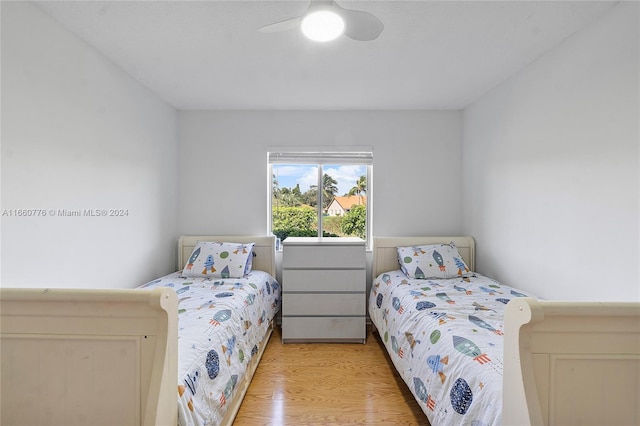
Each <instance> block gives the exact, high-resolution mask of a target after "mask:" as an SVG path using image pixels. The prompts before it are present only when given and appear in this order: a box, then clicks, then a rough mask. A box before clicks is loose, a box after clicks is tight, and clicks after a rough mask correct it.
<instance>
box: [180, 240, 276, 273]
mask: <svg viewBox="0 0 640 426" xmlns="http://www.w3.org/2000/svg"><path fill="white" fill-rule="evenodd" d="M198 241H216V242H229V243H255V245H254V246H253V253H254V254H255V256H254V257H253V265H252V269H256V270H259V271H265V272H268V273H269V274H271V276H272V277H275V276H276V237H275V236H273V235H271V236H263V235H262V236H256V235H183V236H182V237H180V240H178V267H179V268H180V269H182V268H184V265H185V263H186V261H187V259H189V256H191V252H192V251H193V249H194V248H195V246H196V244H197V243H198Z"/></svg>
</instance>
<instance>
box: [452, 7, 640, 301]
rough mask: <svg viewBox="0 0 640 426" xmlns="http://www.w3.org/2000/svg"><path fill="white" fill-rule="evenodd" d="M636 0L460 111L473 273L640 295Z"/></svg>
mask: <svg viewBox="0 0 640 426" xmlns="http://www.w3.org/2000/svg"><path fill="white" fill-rule="evenodd" d="M638 16H639V13H638V3H635V2H622V3H621V4H620V5H618V6H616V7H615V8H614V9H612V11H611V12H610V13H609V14H608V15H606V16H605V17H604V18H603V19H602V20H600V21H598V22H596V23H594V24H593V25H591V26H589V27H587V28H585V29H583V30H582V31H580V32H579V33H576V34H574V35H573V36H572V37H570V38H569V39H567V40H565V41H564V42H563V43H561V44H560V45H558V46H557V47H556V48H554V49H552V50H551V51H549V52H548V53H546V54H545V55H543V56H542V57H540V58H539V59H538V60H536V61H535V62H534V63H533V64H531V65H530V66H528V67H527V68H526V69H524V70H523V71H522V72H520V73H519V74H517V75H516V76H514V77H513V78H511V79H510V80H508V81H507V82H506V83H504V84H502V85H501V86H500V87H498V88H496V89H494V90H492V91H491V92H490V93H488V94H487V95H486V96H484V97H483V98H482V99H480V100H479V101H477V102H476V103H475V104H473V105H472V106H470V107H469V108H467V109H466V110H465V111H464V145H463V152H464V170H465V174H464V176H465V178H464V224H465V232H466V233H468V234H471V235H473V236H474V237H476V239H477V246H478V252H477V253H478V254H477V263H478V269H479V271H480V272H482V273H485V274H487V275H490V276H493V277H495V278H497V279H499V280H501V281H503V282H506V283H509V284H512V285H515V286H518V287H521V288H524V289H526V290H529V291H532V292H535V293H536V294H538V295H539V296H542V297H545V298H555V299H565V300H568V299H576V300H636V301H637V300H640V279H639V250H638V240H639V229H638V219H639V217H640V216H639V214H640V212H639V209H638V199H639V190H640V186H639V173H638V171H639V165H638V164H639V161H638V160H639V152H638V143H639V140H640V132H639V119H638V117H640V113H639V106H638V105H639V97H638V95H639V89H640V88H639V84H638V78H639V67H638V64H639V57H638V52H639V45H638V39H639V33H638Z"/></svg>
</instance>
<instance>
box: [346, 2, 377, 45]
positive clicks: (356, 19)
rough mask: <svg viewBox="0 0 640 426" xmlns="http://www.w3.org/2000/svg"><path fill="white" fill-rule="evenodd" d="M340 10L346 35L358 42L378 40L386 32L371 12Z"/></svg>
mask: <svg viewBox="0 0 640 426" xmlns="http://www.w3.org/2000/svg"><path fill="white" fill-rule="evenodd" d="M335 6H336V7H338V8H340V13H341V15H342V17H343V18H344V21H345V25H344V35H346V36H347V37H349V38H350V39H353V40H357V41H371V40H375V39H376V38H378V36H379V35H380V34H381V33H382V30H384V24H383V23H382V22H381V21H380V20H379V19H378V18H376V17H375V16H373V15H372V14H370V13H369V12H363V11H360V10H352V9H344V8H342V7H340V6H338V5H337V4H335Z"/></svg>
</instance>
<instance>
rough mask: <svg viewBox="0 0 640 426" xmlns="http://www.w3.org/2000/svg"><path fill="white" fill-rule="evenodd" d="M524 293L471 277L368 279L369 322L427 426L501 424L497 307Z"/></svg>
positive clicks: (500, 314)
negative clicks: (421, 411) (428, 422)
mask: <svg viewBox="0 0 640 426" xmlns="http://www.w3.org/2000/svg"><path fill="white" fill-rule="evenodd" d="M525 296H529V295H528V294H525V293H524V292H522V291H520V290H517V289H515V288H512V287H509V286H507V285H504V284H501V283H499V282H497V281H495V280H493V279H490V278H488V277H485V276H482V275H480V274H477V273H476V274H473V275H471V276H469V277H465V278H462V277H459V278H450V279H435V280H434V279H430V280H429V279H427V280H425V279H409V278H407V276H406V275H405V274H404V273H403V272H402V271H401V270H397V271H391V272H387V273H384V274H381V275H379V276H378V277H377V278H376V279H375V280H374V282H373V284H372V288H371V294H370V299H369V314H370V316H371V320H372V322H373V323H374V324H375V326H376V327H377V329H378V332H379V334H380V337H381V340H382V341H383V343H384V345H385V347H386V349H387V351H388V352H389V356H390V358H391V360H392V362H393V364H394V366H395V367H396V369H397V370H398V372H399V374H400V376H401V377H402V379H403V380H404V381H405V383H406V384H407V386H408V387H409V388H410V389H411V392H412V394H413V395H414V397H415V399H416V400H417V401H418V403H419V404H420V407H421V408H422V410H423V411H424V413H425V414H426V415H427V417H428V419H429V421H430V423H431V424H432V425H433V426H440V425H456V426H458V425H473V426H488V425H501V424H502V414H501V411H502V375H503V374H502V371H503V341H504V338H503V331H504V323H503V318H504V308H505V305H506V304H507V303H508V302H509V300H510V299H512V298H514V297H525Z"/></svg>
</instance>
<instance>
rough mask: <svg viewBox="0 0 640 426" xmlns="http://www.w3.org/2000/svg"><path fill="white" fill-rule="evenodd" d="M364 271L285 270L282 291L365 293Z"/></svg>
mask: <svg viewBox="0 0 640 426" xmlns="http://www.w3.org/2000/svg"><path fill="white" fill-rule="evenodd" d="M365 275H366V271H365V270H364V269H325V270H318V269H308V270H306V269H285V270H283V271H282V282H283V291H284V292H291V291H326V292H332V291H334V292H335V291H338V292H339V291H361V292H363V293H364V292H365V291H366V276H365Z"/></svg>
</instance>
